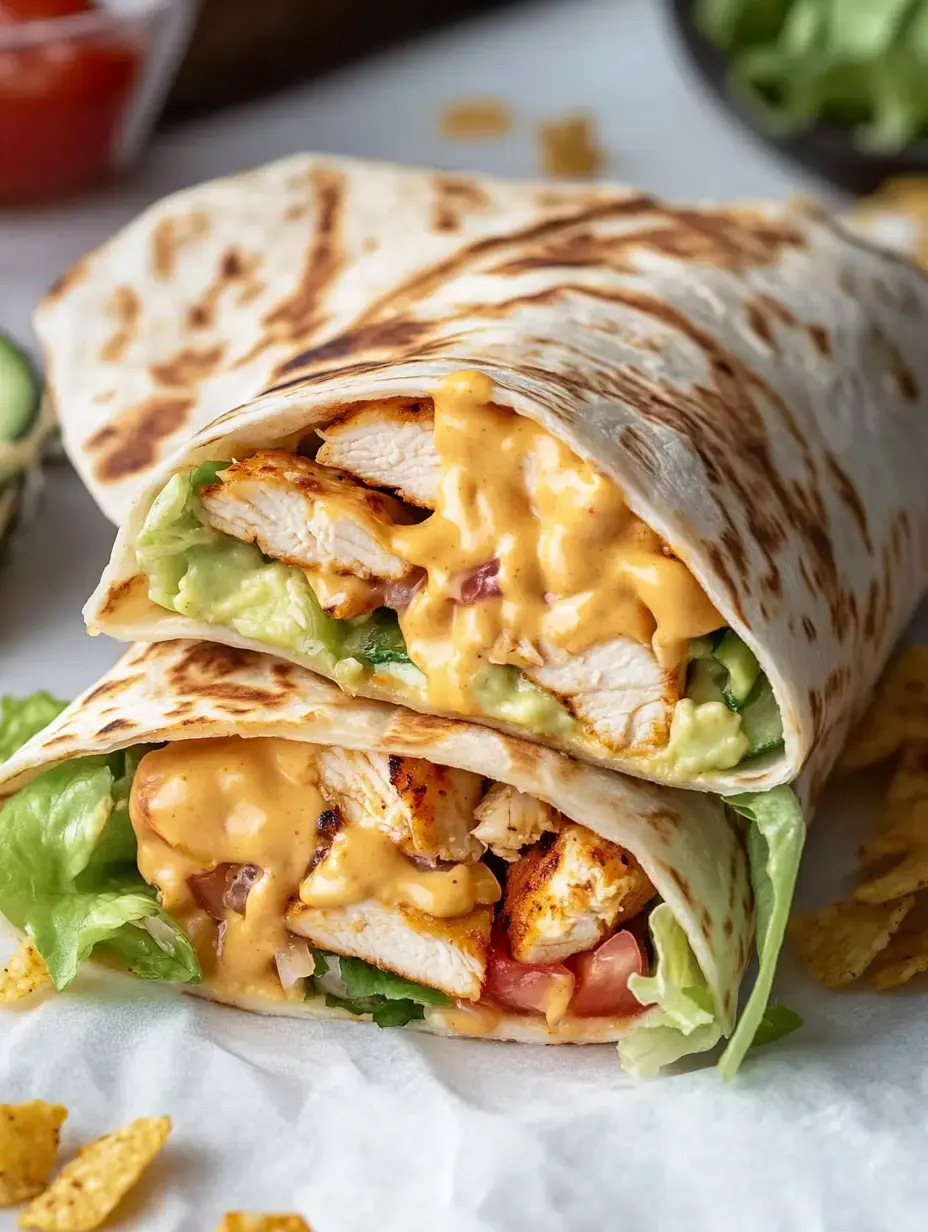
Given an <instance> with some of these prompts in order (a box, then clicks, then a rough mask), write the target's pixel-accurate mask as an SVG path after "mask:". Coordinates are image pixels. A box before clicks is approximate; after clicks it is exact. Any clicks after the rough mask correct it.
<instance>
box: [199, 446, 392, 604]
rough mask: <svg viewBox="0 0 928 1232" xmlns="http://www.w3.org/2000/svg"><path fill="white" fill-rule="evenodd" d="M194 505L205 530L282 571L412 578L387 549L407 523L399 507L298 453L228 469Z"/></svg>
mask: <svg viewBox="0 0 928 1232" xmlns="http://www.w3.org/2000/svg"><path fill="white" fill-rule="evenodd" d="M200 499H201V501H202V502H203V507H204V509H205V511H206V516H207V520H208V521H209V523H210V525H211V526H215V527H216V529H217V530H221V531H224V532H225V533H226V534H227V535H232V536H234V538H236V539H241V540H243V541H244V542H245V543H256V544H257V545H258V547H259V548H260V549H261V551H262V552H264V553H265V555H266V556H272V557H274V559H275V560H280V561H283V562H284V564H287V565H296V566H297V567H298V568H301V569H310V570H313V569H325V570H327V571H329V572H331V573H347V574H353V575H355V576H356V577H359V578H365V579H369V578H381V579H387V580H390V581H400V580H401V579H403V578H405V577H407V576H408V574H409V573H411V572H412V566H411V565H410V564H409V563H408V562H407V561H405V560H403V559H402V558H401V557H399V556H397V555H395V554H394V553H393V552H391V551H390V548H389V540H390V529H391V527H392V526H394V525H408V523H409V521H410V517H409V514H408V512H407V511H406V510H405V509H404V508H403V506H402V505H401V504H400V503H399V501H395V500H393V499H392V497H389V496H384V495H383V494H382V493H380V492H371V491H370V490H369V489H368V488H365V487H364V485H363V484H361V483H358V482H357V481H356V480H354V479H351V478H350V477H349V476H347V475H341V474H339V473H338V472H337V471H332V470H329V469H328V468H327V467H324V466H318V465H317V464H316V463H315V462H311V461H310V460H309V459H308V458H303V457H300V456H298V455H297V454H290V453H284V452H282V451H281V450H267V451H265V452H262V453H256V454H253V455H252V456H251V457H249V458H245V459H244V460H243V461H241V462H235V463H233V465H232V466H230V467H228V468H227V469H226V470H224V471H220V473H219V476H218V478H217V479H216V482H215V483H212V484H210V485H209V487H206V488H204V489H203V491H202V492H201V493H200Z"/></svg>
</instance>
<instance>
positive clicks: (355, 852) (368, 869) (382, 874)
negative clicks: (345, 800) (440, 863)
mask: <svg viewBox="0 0 928 1232" xmlns="http://www.w3.org/2000/svg"><path fill="white" fill-rule="evenodd" d="M501 897H502V890H501V888H500V884H499V882H498V881H497V880H496V878H495V877H494V876H493V874H492V873H491V872H490V870H489V869H488V868H487V867H486V865H485V864H473V865H468V864H453V865H451V867H450V868H442V869H430V868H421V867H420V866H419V865H418V864H416V863H415V862H414V861H413V860H410V859H409V857H408V856H405V855H403V853H402V852H401V851H400V849H399V847H397V845H396V843H394V842H393V840H392V839H391V838H390V837H389V836H388V835H387V834H384V832H383V831H382V830H379V829H376V828H374V827H367V826H350V827H348V829H347V830H343V831H342V832H341V833H339V834H336V836H335V838H334V840H333V842H332V846H331V847H330V849H329V851H328V852H327V853H326V857H325V859H324V860H323V861H322V862H321V863H320V864H319V865H317V867H316V868H315V869H313V871H312V873H310V875H309V876H308V877H307V878H306V880H305V881H304V882H303V884H302V885H301V886H300V899H301V900H302V901H303V902H304V903H305V904H306V906H307V907H322V908H325V907H347V906H348V905H349V904H351V903H360V902H363V901H364V900H365V899H376V900H377V901H379V902H381V903H384V904H385V905H386V906H389V907H414V908H415V909H416V910H417V911H420V912H423V913H424V914H425V915H427V916H431V917H433V918H437V919H449V918H454V917H455V916H464V915H469V914H470V913H471V912H472V911H473V910H474V908H475V907H476V906H478V905H480V904H488V903H497V902H499V900H500V898H501Z"/></svg>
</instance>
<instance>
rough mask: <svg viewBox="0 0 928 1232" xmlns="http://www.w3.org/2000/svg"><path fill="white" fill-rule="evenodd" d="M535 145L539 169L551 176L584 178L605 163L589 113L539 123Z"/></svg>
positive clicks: (588, 177) (571, 178) (589, 176)
mask: <svg viewBox="0 0 928 1232" xmlns="http://www.w3.org/2000/svg"><path fill="white" fill-rule="evenodd" d="M538 144H539V149H540V153H541V168H542V171H543V172H544V174H545V175H547V176H551V177H552V178H554V179H563V180H587V179H590V178H591V177H592V176H594V175H597V174H598V173H599V172H600V171H602V170H603V168H604V167H605V165H606V159H605V156H604V154H603V151H602V150H601V149H600V148H599V146H598V144H597V142H596V126H595V123H594V121H593V119H592V117H591V116H585V115H575V116H565V117H564V119H562V120H546V121H545V122H544V123H542V124H539V125H538Z"/></svg>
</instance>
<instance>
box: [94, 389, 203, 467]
mask: <svg viewBox="0 0 928 1232" xmlns="http://www.w3.org/2000/svg"><path fill="white" fill-rule="evenodd" d="M192 406H193V399H192V398H181V397H176V398H172V397H160V398H159V397H151V398H146V399H145V401H144V402H141V403H139V405H138V406H134V407H131V408H130V409H129V410H128V411H123V412H122V414H120V415H119V416H117V417H116V419H114V420H113V421H112V422H111V423H109V424H107V425H106V427H105V428H101V430H100V431H99V432H96V433H95V434H94V435H93V436H92V437H90V438H89V440H88V441H87V448H88V450H90V451H91V452H92V453H98V454H99V455H100V457H99V459H98V461H97V462H96V464H95V466H94V475H95V476H96V477H97V479H99V480H100V481H101V482H103V483H110V482H115V481H117V480H120V479H125V478H127V477H128V476H129V475H135V474H137V473H138V472H139V471H143V470H147V469H148V467H150V466H152V465H153V464H154V463H155V462H157V461H158V460H159V458H160V457H161V452H162V450H161V442H162V441H163V440H164V439H165V438H166V437H170V436H172V435H173V434H174V433H175V432H176V431H177V430H178V428H180V427H181V426H182V425H183V424H184V422H185V421H186V418H187V414H188V412H189V410H190V408H191V407H192Z"/></svg>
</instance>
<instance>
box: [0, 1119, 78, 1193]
mask: <svg viewBox="0 0 928 1232" xmlns="http://www.w3.org/2000/svg"><path fill="white" fill-rule="evenodd" d="M67 1115H68V1110H67V1108H63V1107H62V1106H61V1104H47V1103H46V1102H45V1100H44V1099H32V1100H30V1101H29V1102H28V1103H27V1104H0V1206H15V1204H16V1203H17V1202H25V1201H26V1199H27V1198H34V1197H35V1195H36V1194H38V1193H41V1192H42V1190H43V1189H44V1188H45V1186H46V1185H47V1184H48V1178H49V1176H50V1174H51V1170H52V1167H53V1165H54V1163H55V1158H56V1157H57V1155H58V1138H59V1134H60V1132H61V1123H62V1121H64V1119H65V1117H66V1116H67Z"/></svg>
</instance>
